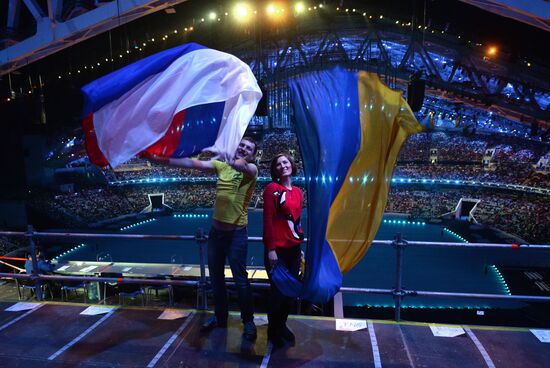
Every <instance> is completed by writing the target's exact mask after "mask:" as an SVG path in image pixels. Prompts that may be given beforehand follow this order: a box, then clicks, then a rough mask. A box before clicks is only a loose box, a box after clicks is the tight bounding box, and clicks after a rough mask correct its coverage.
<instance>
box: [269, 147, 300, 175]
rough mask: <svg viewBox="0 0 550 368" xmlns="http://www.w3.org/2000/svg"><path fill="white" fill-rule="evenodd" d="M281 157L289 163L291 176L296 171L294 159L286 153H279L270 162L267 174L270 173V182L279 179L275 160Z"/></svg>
mask: <svg viewBox="0 0 550 368" xmlns="http://www.w3.org/2000/svg"><path fill="white" fill-rule="evenodd" d="M281 157H286V158H287V159H288V161H289V162H290V166H291V167H292V176H294V175H296V172H297V169H296V163H295V162H294V159H293V158H292V156H291V155H289V154H288V153H279V154H277V155H275V157H273V159H272V160H271V165H270V167H269V172H270V173H271V180H273V181H277V180H278V179H279V175H278V173H277V160H278V159H279V158H281Z"/></svg>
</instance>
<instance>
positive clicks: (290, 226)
mask: <svg viewBox="0 0 550 368" xmlns="http://www.w3.org/2000/svg"><path fill="white" fill-rule="evenodd" d="M301 214H302V191H301V190H300V188H298V187H295V186H292V189H288V188H285V187H284V186H282V185H281V184H279V183H276V182H271V183H269V184H268V185H267V187H266V188H265V190H264V237H263V240H264V245H265V246H266V248H267V249H268V250H274V249H275V248H291V247H295V246H297V245H299V244H300V243H301V242H302V241H303V240H304V233H303V232H302V224H301V222H300V217H301Z"/></svg>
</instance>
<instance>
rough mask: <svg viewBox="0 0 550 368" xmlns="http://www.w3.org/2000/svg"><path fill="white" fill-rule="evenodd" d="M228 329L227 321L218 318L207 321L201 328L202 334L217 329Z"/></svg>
mask: <svg viewBox="0 0 550 368" xmlns="http://www.w3.org/2000/svg"><path fill="white" fill-rule="evenodd" d="M217 327H219V328H226V327H227V320H223V321H222V320H218V318H217V317H216V316H212V317H210V318H208V320H206V322H204V323H203V325H202V326H201V331H202V332H210V331H212V330H213V329H215V328H217Z"/></svg>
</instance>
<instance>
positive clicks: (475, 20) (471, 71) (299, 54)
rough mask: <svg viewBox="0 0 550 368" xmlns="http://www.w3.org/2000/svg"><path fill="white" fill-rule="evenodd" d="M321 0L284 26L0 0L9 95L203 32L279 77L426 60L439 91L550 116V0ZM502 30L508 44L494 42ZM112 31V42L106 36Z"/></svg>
mask: <svg viewBox="0 0 550 368" xmlns="http://www.w3.org/2000/svg"><path fill="white" fill-rule="evenodd" d="M317 2H318V3H319V9H318V8H317V6H311V7H310V9H309V10H310V14H308V16H307V17H305V16H304V17H302V18H301V19H300V22H298V21H297V19H295V21H294V22H289V23H288V24H286V27H278V26H276V27H273V26H271V25H270V24H269V23H270V22H269V21H268V20H266V19H263V18H260V17H257V20H256V22H255V25H254V26H249V28H248V29H246V30H244V32H243V27H240V28H239V27H236V26H235V24H234V23H231V22H228V21H226V22H225V25H224V17H223V16H222V14H223V12H224V11H225V17H226V18H231V17H227V14H228V13H227V12H228V11H229V12H231V11H232V6H234V4H235V3H234V2H233V1H229V0H227V1H217V2H216V4H204V3H202V2H198V1H189V0H167V1H159V0H23V1H21V0H8V1H6V2H3V4H2V5H1V7H0V21H2V22H4V20H5V25H6V27H5V28H3V29H2V28H0V79H3V80H0V83H1V84H2V86H0V103H3V102H5V101H9V100H14V99H16V98H18V97H21V95H26V97H27V98H28V96H29V95H35V93H34V91H35V90H37V89H40V90H41V91H42V89H43V88H45V85H47V84H49V85H50V87H51V86H52V85H55V82H58V83H57V87H58V88H66V86H67V85H72V88H73V91H72V92H74V91H75V90H76V91H77V90H78V89H79V88H80V86H82V85H84V84H86V83H87V82H89V81H91V80H93V79H95V78H97V77H99V76H101V75H104V74H106V73H108V72H110V71H112V70H114V69H117V68H119V67H122V66H124V65H126V64H128V63H130V62H133V61H135V60H136V59H137V58H141V57H143V56H146V55H149V54H151V53H153V52H158V51H160V50H161V49H163V48H168V47H172V46H175V45H177V44H180V43H182V42H190V41H192V42H200V43H203V44H205V45H207V46H210V47H213V48H218V49H221V50H223V51H228V52H232V53H234V54H235V55H237V56H239V57H241V58H242V59H243V60H245V61H246V62H247V63H249V64H250V65H251V67H252V68H253V70H254V72H255V73H256V75H257V76H258V77H259V79H264V80H265V81H267V82H269V81H277V80H280V79H281V78H286V77H288V76H289V73H290V74H291V73H293V72H303V71H307V70H312V69H317V68H319V67H330V66H331V65H345V66H347V67H350V68H356V69H367V70H369V69H370V70H375V71H377V72H379V71H381V72H380V74H389V75H391V76H392V77H393V78H398V79H400V80H401V81H406V80H408V76H409V75H410V74H411V73H413V72H415V71H418V70H422V71H423V73H424V74H425V76H426V77H427V78H428V87H429V89H430V92H431V93H433V94H435V95H438V96H441V97H444V98H447V99H449V100H456V101H457V102H459V103H466V104H470V105H473V106H476V107H489V106H491V107H493V108H494V110H495V111H496V112H499V113H501V114H502V115H504V116H507V117H509V118H512V119H515V120H518V121H523V122H526V123H530V124H533V122H534V121H536V124H540V125H542V126H550V117H549V116H550V82H549V81H550V77H549V76H550V68H549V67H548V60H549V58H548V52H547V51H545V48H544V47H538V46H537V45H536V44H537V42H538V43H539V44H542V45H544V44H546V43H548V42H550V33H548V24H549V23H548V14H549V12H548V8H549V7H550V4H549V3H548V2H546V1H543V0H534V1H529V2H528V4H527V3H525V2H522V1H514V0H505V1H492V0H485V1H482V0H465V1H452V2H451V1H439V2H438V1H433V2H429V3H426V2H422V1H416V2H415V1H410V2H402V1H393V2H387V1H382V0H373V1H369V2H368V3H367V4H366V3H365V2H362V1H351V0H338V1H336V0H335V1H324V0H320V1H317ZM317 2H315V3H317ZM255 3H256V4H263V3H267V1H261V2H255ZM287 3H289V5H290V4H291V3H293V2H291V1H288V2H287ZM310 3H312V4H313V3H314V2H310ZM323 4H324V6H323V9H320V8H321V5H323ZM209 8H211V9H209ZM313 8H315V11H313V10H314V9H313ZM212 9H214V10H215V11H216V12H217V14H219V16H217V17H218V19H217V21H218V23H219V24H218V25H217V26H218V27H219V28H217V29H215V28H212V27H216V25H215V24H214V23H216V22H215V21H213V22H209V21H208V16H209V15H208V13H205V12H206V11H210V10H212ZM230 9H231V10H230ZM480 9H483V10H480ZM161 10H164V11H161ZM428 10H429V11H428ZM485 10H487V11H490V12H494V13H496V14H498V15H493V14H489V13H487V12H486V11H485ZM153 13H155V14H153ZM176 13H177V14H176ZM329 13H331V14H329ZM426 13H428V14H426ZM173 14H176V16H172V15H173ZM383 14H386V16H383ZM149 15H150V16H149ZM313 15H316V17H314V16H313ZM373 15H374V16H373ZM146 16H148V17H146ZM201 16H204V18H201ZM142 17H143V20H140V19H139V18H142ZM170 17H171V18H170ZM205 18H207V19H206V22H205ZM220 18H222V19H220ZM308 18H309V19H308ZM508 18H513V19H514V20H511V19H508ZM148 19H152V21H151V22H149V23H148V24H147V25H148V27H145V26H144V24H146V23H145V22H146V21H147V20H148ZM220 20H221V22H220ZM225 20H227V19H225ZM409 20H410V21H409ZM518 21H520V22H523V23H519V22H518ZM524 23H525V24H524ZM184 25H187V26H188V27H189V30H193V28H194V30H195V31H194V32H187V30H188V28H187V27H185V32H186V33H185V35H184V34H183V33H184V32H183V31H184V27H183V26H184ZM258 25H260V26H261V27H258ZM170 27H172V28H170ZM176 27H178V28H176ZM222 27H225V28H222ZM231 28H235V29H234V30H231ZM236 28H239V29H236ZM283 28H285V29H283ZM178 29H179V30H180V32H179V34H178V37H177V39H176V38H174V40H170V39H169V34H171V33H172V32H174V33H177V32H178ZM262 29H264V30H262ZM172 30H173V31H172ZM199 31H201V32H199ZM239 31H240V34H238V33H239ZM139 32H141V34H142V37H141V38H140V37H136V36H135V35H136V34H138V33H139ZM111 33H112V34H111ZM129 34H131V36H128V35H129ZM155 34H156V35H155ZM243 34H244V35H245V36H244V37H243ZM468 34H469V35H468ZM107 35H108V36H107ZM117 36H118V40H117V39H116V37H117ZM475 36H479V37H478V38H477V39H475ZM491 36H494V38H495V44H496V45H497V46H492V45H489V44H488V43H487V42H488V40H490V38H491ZM101 37H103V38H102V42H103V43H106V42H108V43H109V48H110V50H109V51H105V49H104V48H103V49H101V48H98V47H97V45H98V42H99V41H98V40H99V38H101ZM155 37H157V42H156V45H155V46H151V45H152V44H153V42H151V41H154V40H155ZM526 38H527V39H526ZM159 39H162V41H163V42H162V44H161V42H158V41H159ZM482 39H483V40H482ZM106 40H107V41H106ZM117 41H118V43H119V44H120V45H118V46H117V45H116V44H117ZM258 41H259V42H258ZM146 46H147V47H146ZM2 47H3V49H2ZM497 48H498V52H496V53H495V51H494V50H496V49H497ZM41 59H42V60H41ZM86 60H87V61H86ZM100 64H101V65H100ZM106 64H110V65H109V67H107V66H106ZM92 69H93V72H92ZM77 75H78V79H76V76H77ZM54 79H55V81H54ZM57 79H59V81H57ZM68 80H70V81H71V83H67V81H68ZM62 84H63V85H62ZM4 87H5V88H4ZM3 89H5V90H3ZM72 92H71V93H72ZM48 93H50V94H51V90H50V91H48ZM64 93H65V94H66V92H64ZM51 100H52V98H50V101H51Z"/></svg>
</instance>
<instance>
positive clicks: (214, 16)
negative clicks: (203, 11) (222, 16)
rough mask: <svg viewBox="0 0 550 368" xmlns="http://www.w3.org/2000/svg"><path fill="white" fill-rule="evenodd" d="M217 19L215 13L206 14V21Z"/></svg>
mask: <svg viewBox="0 0 550 368" xmlns="http://www.w3.org/2000/svg"><path fill="white" fill-rule="evenodd" d="M217 17H218V15H217V14H216V13H215V12H210V14H208V19H210V20H216V18H217Z"/></svg>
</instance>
